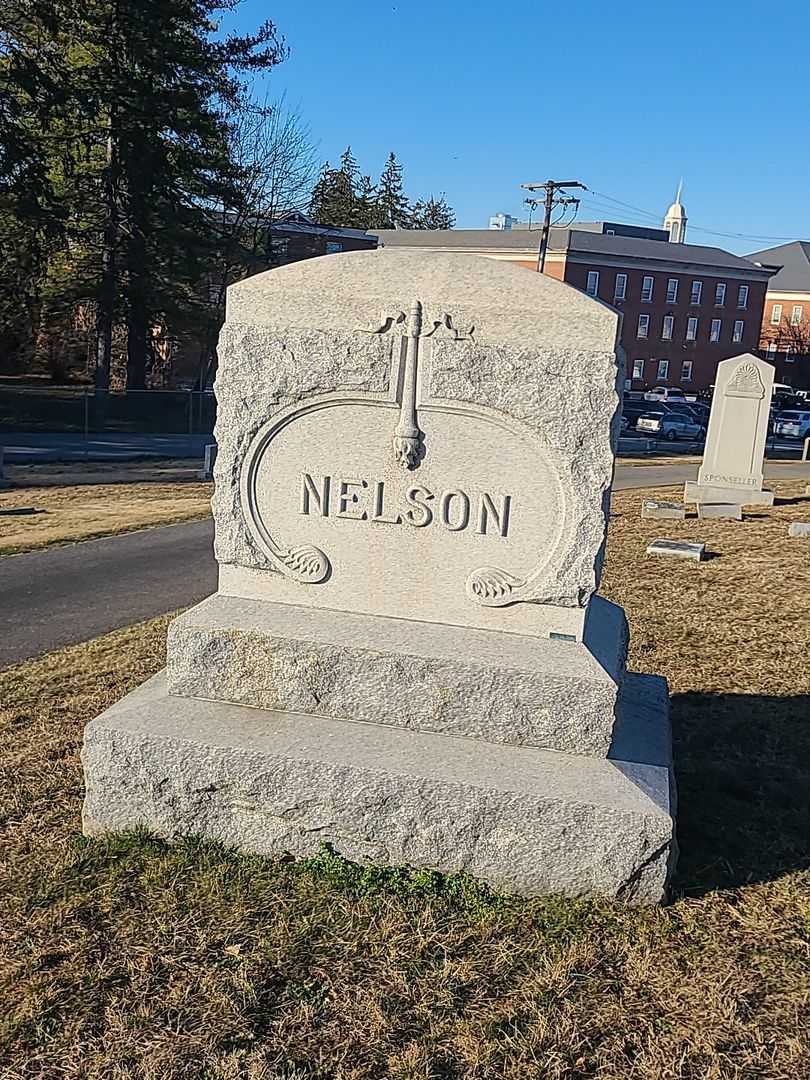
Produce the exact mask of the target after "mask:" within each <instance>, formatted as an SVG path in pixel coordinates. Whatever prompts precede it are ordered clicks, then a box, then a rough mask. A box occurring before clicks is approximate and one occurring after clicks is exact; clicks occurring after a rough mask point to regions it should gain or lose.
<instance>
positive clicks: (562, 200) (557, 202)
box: [520, 180, 588, 274]
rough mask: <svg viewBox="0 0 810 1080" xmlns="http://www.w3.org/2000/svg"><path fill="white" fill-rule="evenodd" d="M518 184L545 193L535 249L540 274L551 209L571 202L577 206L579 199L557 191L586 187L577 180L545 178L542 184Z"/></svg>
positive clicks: (543, 261)
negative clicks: (540, 227)
mask: <svg viewBox="0 0 810 1080" xmlns="http://www.w3.org/2000/svg"><path fill="white" fill-rule="evenodd" d="M520 186H521V187H522V188H526V190H527V191H545V193H546V195H545V198H544V199H543V208H544V209H543V228H542V230H541V232H540V246H539V248H538V249H537V272H538V274H542V273H543V270H544V269H545V265H546V251H547V249H548V238H549V232H550V231H551V212H552V210H553V209H554V207H555V206H571V205H572V204H574V205H576V206H579V199H575V198H572V197H567V196H558V195H557V192H558V191H564V190H565V189H566V188H582V190H583V191H587V190H588V189H587V188H586V187H585V185H584V184H581V183H580V182H579V180H546V182H545V183H544V184H521V185H520ZM527 201H528V200H527Z"/></svg>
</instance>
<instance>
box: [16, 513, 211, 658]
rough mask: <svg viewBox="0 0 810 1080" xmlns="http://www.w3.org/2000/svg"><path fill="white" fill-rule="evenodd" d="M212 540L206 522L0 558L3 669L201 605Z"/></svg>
mask: <svg viewBox="0 0 810 1080" xmlns="http://www.w3.org/2000/svg"><path fill="white" fill-rule="evenodd" d="M213 535H214V529H213V522H212V521H211V520H210V519H209V520H208V521H193V522H190V523H188V524H183V525H165V526H163V527H162V528H159V529H142V530H140V531H139V532H133V533H127V534H125V535H124V536H112V537H109V538H108V539H106V540H88V541H87V542H86V543H82V544H66V545H65V546H63V547H54V548H48V549H46V550H45V551H32V552H29V553H28V554H23V555H10V556H7V557H6V558H2V559H0V625H2V630H0V667H6V666H7V665H9V664H14V663H16V662H17V661H18V660H25V659H26V658H27V657H29V656H39V655H40V654H41V653H45V652H50V651H51V650H52V649H59V648H62V647H63V646H65V645H70V644H73V642H76V641H87V640H89V639H90V638H93V637H97V636H98V635H99V634H106V633H107V632H108V631H110V630H115V629H117V628H118V627H119V626H128V625H129V624H130V623H133V622H137V621H138V620H140V619H149V618H152V617H153V616H155V615H161V614H163V613H164V612H166V611H173V610H174V609H175V608H180V607H185V606H186V605H187V604H194V603H196V602H197V601H198V600H202V599H203V598H204V597H206V596H208V595H209V593H212V592H213V591H214V590H215V589H216V583H217V578H216V567H215V563H214V556H213V550H212V543H213Z"/></svg>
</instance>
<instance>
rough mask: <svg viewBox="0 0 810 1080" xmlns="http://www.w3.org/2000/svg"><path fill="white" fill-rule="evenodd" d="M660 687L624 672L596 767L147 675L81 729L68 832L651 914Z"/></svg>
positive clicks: (660, 818) (662, 732)
mask: <svg viewBox="0 0 810 1080" xmlns="http://www.w3.org/2000/svg"><path fill="white" fill-rule="evenodd" d="M665 687H666V684H665V683H664V681H663V680H662V679H658V678H655V677H648V676H634V675H631V676H628V682H627V686H626V690H625V694H624V698H623V710H624V711H625V713H626V715H625V722H624V723H623V724H622V726H621V732H620V735H619V737H618V738H617V740H616V745H615V747H614V751H613V753H614V754H616V755H618V756H617V757H616V758H615V759H613V760H604V759H597V758H588V757H575V756H570V755H566V754H560V753H555V752H554V751H546V750H537V749H534V748H528V747H513V746H501V745H494V744H491V743H484V742H481V741H478V740H475V739H469V738H462V737H454V736H442V735H434V734H428V733H424V732H411V731H405V730H403V729H401V728H393V727H385V726H381V725H377V724H368V723H356V722H351V721H342V720H333V719H327V718H324V717H317V716H308V715H293V714H290V713H278V712H272V711H265V710H258V709H248V708H244V707H241V706H237V705H227V704H222V703H220V702H210V701H198V700H191V699H187V698H179V697H172V696H170V695H169V694H168V693H167V691H166V680H165V675H164V674H163V673H161V674H160V675H157V676H155V677H154V678H153V679H151V680H149V682H147V683H145V684H144V685H142V686H141V687H139V688H138V689H137V690H135V691H133V692H132V693H131V694H129V695H128V696H127V697H125V698H124V699H123V700H122V701H120V702H118V703H117V704H115V705H113V706H112V707H111V708H110V709H108V710H107V711H106V712H104V713H102V715H101V716H99V717H97V718H96V719H95V720H93V721H92V723H90V724H89V725H88V727H87V729H86V732H85V739H84V748H83V751H82V762H83V765H84V774H85V781H86V788H87V794H86V798H85V803H84V814H83V823H84V831H85V833H86V834H88V835H97V834H101V833H104V832H107V831H122V830H127V829H132V828H134V827H135V826H136V825H145V826H146V827H147V828H148V829H150V830H152V831H153V832H154V833H156V834H157V835H159V836H162V837H166V838H171V837H177V836H180V835H189V834H194V835H199V836H202V837H207V838H210V839H216V840H219V841H223V842H225V843H227V844H231V845H234V846H236V847H237V848H239V849H241V850H243V851H246V852H252V853H256V854H260V855H271V854H275V853H279V852H290V853H292V854H293V855H297V856H306V855H312V854H314V853H315V852H317V850H318V849H319V847H320V846H321V844H323V843H329V844H331V845H333V846H334V848H335V849H336V850H337V851H338V852H340V853H341V854H342V855H344V856H345V857H347V858H349V859H352V860H355V861H359V862H363V863H376V864H386V865H395V866H412V867H432V868H435V869H437V870H440V871H443V872H453V871H466V872H468V873H470V874H472V875H474V876H475V877H477V878H479V879H481V880H483V881H486V882H488V883H489V884H490V885H492V886H494V887H495V888H496V889H499V890H502V891H505V892H509V893H518V894H523V895H526V896H535V895H541V894H545V893H560V894H564V895H567V896H596V895H598V896H613V897H621V898H623V899H625V900H627V901H629V902H633V903H658V902H660V901H661V900H662V899H664V897H665V890H666V884H667V880H668V875H669V872H670V870H671V868H672V865H673V863H674V859H675V840H674V821H673V817H674V812H675V807H674V801H675V800H674V785H673V781H672V772H671V759H670V746H671V742H670V728H669V711H668V700H667V698H666V690H665Z"/></svg>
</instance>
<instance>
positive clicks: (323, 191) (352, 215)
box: [309, 146, 362, 228]
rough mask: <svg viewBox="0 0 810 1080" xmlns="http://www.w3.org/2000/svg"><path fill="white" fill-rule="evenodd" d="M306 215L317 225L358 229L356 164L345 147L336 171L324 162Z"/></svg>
mask: <svg viewBox="0 0 810 1080" xmlns="http://www.w3.org/2000/svg"><path fill="white" fill-rule="evenodd" d="M309 210H310V214H311V216H312V217H313V218H314V219H315V221H317V222H318V223H319V224H321V225H337V226H340V227H341V228H362V222H361V218H362V213H361V206H360V201H359V195H358V178H357V162H356V161H355V159H354V157H353V156H352V148H351V147H350V146H347V147H346V149H345V150H344V151H343V153H342V154H341V157H340V164H339V165H338V167H337V168H336V169H332V168H330V166H329V162H328V161H327V162H324V165H323V167H322V169H321V172H320V175H319V177H318V181H317V183H316V184H315V187H314V188H313V191H312V198H311V199H310V207H309Z"/></svg>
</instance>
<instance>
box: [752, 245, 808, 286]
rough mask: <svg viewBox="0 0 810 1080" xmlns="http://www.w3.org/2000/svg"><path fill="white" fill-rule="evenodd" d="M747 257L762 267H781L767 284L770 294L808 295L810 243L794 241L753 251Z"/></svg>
mask: <svg viewBox="0 0 810 1080" xmlns="http://www.w3.org/2000/svg"><path fill="white" fill-rule="evenodd" d="M747 257H748V258H749V259H750V260H751V262H758V263H762V265H763V266H767V265H771V266H779V267H781V269H780V270H779V272H778V273H776V274H774V276H773V277H772V278H771V280H770V282H769V283H768V288H769V289H770V290H771V291H772V292H779V291H780V290H783V291H784V292H806V293H810V241H808V240H794V241H793V242H792V243H790V244H780V245H779V247H773V248H766V249H765V251H755V252H754V253H753V254H752V255H749V256H747Z"/></svg>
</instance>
